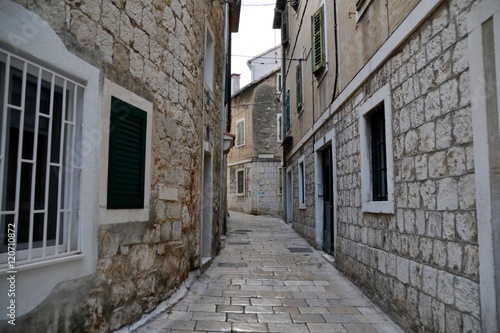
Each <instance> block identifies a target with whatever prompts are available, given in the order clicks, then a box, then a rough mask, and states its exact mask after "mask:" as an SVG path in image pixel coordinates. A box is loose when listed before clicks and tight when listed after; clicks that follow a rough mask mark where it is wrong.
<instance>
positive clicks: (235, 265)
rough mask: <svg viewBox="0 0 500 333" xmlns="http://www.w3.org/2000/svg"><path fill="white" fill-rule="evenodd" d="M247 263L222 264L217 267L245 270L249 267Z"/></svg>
mask: <svg viewBox="0 0 500 333" xmlns="http://www.w3.org/2000/svg"><path fill="white" fill-rule="evenodd" d="M247 266H248V265H247V263H237V262H220V263H218V264H217V267H229V268H243V267H247Z"/></svg>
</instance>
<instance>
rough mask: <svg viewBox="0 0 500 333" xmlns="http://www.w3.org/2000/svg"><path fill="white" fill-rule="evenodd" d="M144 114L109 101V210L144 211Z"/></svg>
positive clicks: (131, 107) (136, 109)
mask: <svg viewBox="0 0 500 333" xmlns="http://www.w3.org/2000/svg"><path fill="white" fill-rule="evenodd" d="M146 125H147V113H146V112H144V111H142V110H140V109H138V108H136V107H134V106H132V105H130V104H128V103H126V102H124V101H122V100H120V99H118V98H116V97H114V96H113V97H111V123H110V133H109V161H108V162H109V168H108V203H107V208H108V209H127V208H144V172H145V161H146Z"/></svg>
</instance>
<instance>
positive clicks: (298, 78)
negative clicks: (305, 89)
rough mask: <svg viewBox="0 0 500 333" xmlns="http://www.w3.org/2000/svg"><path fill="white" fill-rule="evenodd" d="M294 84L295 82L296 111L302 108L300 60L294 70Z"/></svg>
mask: <svg viewBox="0 0 500 333" xmlns="http://www.w3.org/2000/svg"><path fill="white" fill-rule="evenodd" d="M295 84H296V96H295V97H296V102H297V112H299V111H300V110H302V62H301V61H299V63H298V64H297V67H296V72H295Z"/></svg>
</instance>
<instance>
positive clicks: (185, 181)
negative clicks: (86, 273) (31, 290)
mask: <svg viewBox="0 0 500 333" xmlns="http://www.w3.org/2000/svg"><path fill="white" fill-rule="evenodd" d="M17 2H18V3H19V4H21V5H23V6H24V7H26V8H28V9H29V10H31V11H33V12H36V13H37V14H39V15H40V16H41V17H42V18H43V19H44V20H46V21H47V22H48V23H49V25H50V26H51V27H52V28H53V29H54V30H55V31H56V32H57V33H58V35H59V36H60V37H61V39H62V40H63V42H64V43H65V45H66V47H67V48H68V49H69V50H70V51H71V52H73V53H75V54H76V55H78V56H79V57H81V58H82V59H84V60H86V61H88V62H89V63H91V64H93V65H94V66H96V67H98V68H99V69H100V70H101V82H103V78H104V77H106V78H108V79H110V80H111V81H114V82H115V83H117V84H119V85H121V86H123V87H125V88H126V89H128V90H130V91H132V92H134V93H136V94H138V95H139V96H141V97H143V98H145V99H147V100H149V101H151V102H153V124H152V126H153V140H152V141H153V148H152V150H153V151H152V163H151V164H152V166H153V170H152V182H151V183H152V184H151V186H152V188H151V191H152V192H151V207H152V209H151V212H150V221H149V222H134V221H131V222H129V223H124V224H120V225H105V226H104V225H101V226H100V227H99V229H98V263H97V272H96V274H95V276H94V277H93V278H92V279H82V281H83V282H82V284H81V285H80V287H77V285H78V284H76V285H75V284H71V287H72V288H73V289H74V288H84V289H85V290H88V289H89V284H90V295H88V296H87V297H82V298H80V300H81V301H82V302H87V304H86V311H81V310H79V311H74V312H73V313H68V309H60V308H57V306H56V305H54V306H55V308H54V309H55V310H54V311H55V312H56V313H60V314H61V316H60V317H59V318H58V316H56V315H55V314H53V313H52V314H45V315H43V317H41V316H37V314H36V313H34V314H33V313H32V314H30V315H29V316H26V318H27V319H26V320H27V321H29V322H30V323H31V324H36V327H37V329H38V330H39V331H46V330H49V328H50V329H55V328H54V327H56V326H57V327H59V330H58V331H61V332H67V331H68V330H71V332H83V331H85V332H108V331H110V330H114V329H117V328H119V327H121V326H123V325H126V324H129V323H131V322H133V321H135V320H137V319H138V318H140V316H141V315H142V314H143V313H145V312H148V311H151V310H152V309H153V308H154V307H155V306H156V305H157V304H158V303H159V302H161V301H162V300H163V299H164V298H165V297H167V296H168V294H169V292H171V291H172V290H173V289H174V288H175V287H176V286H178V285H179V284H180V283H181V282H182V281H183V280H184V279H185V278H186V277H187V275H188V273H189V271H190V270H191V269H193V268H194V267H197V264H198V263H197V260H198V251H199V249H198V245H199V220H200V212H199V209H198V208H197V207H199V202H200V188H201V184H200V177H201V176H200V175H201V169H200V165H201V163H199V160H200V156H201V155H200V154H201V153H200V142H201V135H202V133H203V128H205V126H204V124H203V123H202V119H203V116H202V110H203V109H205V113H206V114H207V115H212V116H210V117H208V116H207V117H206V118H205V120H206V124H209V125H210V128H211V129H212V131H211V136H210V140H211V142H210V143H211V145H212V147H217V146H218V144H217V143H218V142H219V135H220V134H219V132H220V131H217V130H216V129H218V128H220V126H221V125H220V119H219V117H218V116H215V115H219V114H220V112H219V108H218V106H217V105H218V103H211V104H210V105H205V107H203V102H202V98H203V96H204V94H203V93H202V91H203V90H204V88H203V67H202V66H203V65H202V64H203V56H202V54H203V45H204V40H205V22H208V23H209V24H210V26H211V28H212V31H213V33H214V37H215V36H217V37H219V36H222V24H223V18H222V6H221V5H220V4H219V3H215V2H212V1H208V0H207V1H199V0H190V1H180V0H153V1H149V0H148V1H145V0H144V1H140V0H130V1H124V0H72V1H57V2H54V1H52V2H43V1H42V2H40V1H37V2H33V1H24V0H18V1H17ZM207 10H208V12H207ZM205 14H208V15H207V16H206V17H205ZM214 41H215V45H214V49H215V50H216V54H215V65H214V66H215V68H214V77H215V78H216V79H215V80H216V81H215V82H214V87H216V88H217V87H221V82H220V78H221V77H222V75H221V72H222V67H221V66H222V61H221V60H220V59H222V55H221V53H220V52H221V50H222V49H223V47H222V38H215V39H214ZM219 60H220V61H219ZM101 88H102V87H101ZM209 95H210V98H211V100H212V101H219V100H220V99H221V96H220V92H219V91H218V89H214V92H209ZM206 124H205V125H206ZM219 161H220V158H219V157H218V152H217V153H216V154H215V156H214V170H219V168H220V166H219V163H220V162H219ZM218 184H219V182H218V173H217V176H215V177H214V184H213V186H214V187H213V189H214V193H219V191H220V190H219V188H218ZM147 190H149V189H147ZM162 190H166V191H167V192H169V193H170V194H172V195H166V196H162V199H160V195H159V193H160V191H162ZM217 209H218V207H215V212H214V214H213V215H214V216H217V213H216V210H217ZM215 233H216V232H215ZM49 299H50V297H49ZM56 301H57V300H56ZM75 301H77V300H75ZM46 305H47V304H46ZM84 306H85V305H84ZM35 312H36V310H35ZM64 313H65V315H64V316H63V315H62V314H64ZM54 318H56V319H54ZM53 320H55V321H57V322H54V323H53V322H52V321H53ZM18 322H19V323H22V322H23V319H22V318H18ZM71 322H72V323H81V325H78V327H74V325H73V326H72V327H71V329H70V328H69V327H70V323H71ZM84 322H85V327H83V323H84ZM30 323H27V325H29V324H30ZM26 327H29V326H26ZM19 329H20V330H21V331H22V325H21V326H19Z"/></svg>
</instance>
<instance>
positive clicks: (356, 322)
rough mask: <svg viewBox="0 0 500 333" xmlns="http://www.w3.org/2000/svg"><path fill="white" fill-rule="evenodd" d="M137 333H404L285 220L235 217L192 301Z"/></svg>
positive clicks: (192, 293) (191, 292)
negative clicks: (218, 252) (224, 241)
mask: <svg viewBox="0 0 500 333" xmlns="http://www.w3.org/2000/svg"><path fill="white" fill-rule="evenodd" d="M133 332H134V333H174V332H182V333H187V332H277V333H278V332H286V333H294V332H297V333H312V332H333V333H336V332H339V333H357V332H360V333H370V332H371V333H402V332H403V331H402V330H401V329H400V328H399V327H398V326H397V325H395V324H394V323H393V322H392V321H391V320H390V319H389V318H388V317H387V316H386V315H385V314H384V313H383V312H382V311H381V310H380V309H379V308H377V307H376V306H375V305H374V304H373V303H372V302H371V301H370V300H369V299H368V298H366V297H365V296H364V295H363V293H362V292H361V291H360V290H359V289H358V288H357V287H356V286H355V285H354V284H352V283H351V282H350V281H349V280H348V279H346V278H345V277H344V276H342V275H341V274H340V273H339V272H338V271H337V269H335V267H333V266H332V265H331V264H330V263H329V262H328V261H327V260H326V259H325V258H324V257H323V255H322V254H321V253H319V252H318V251H316V250H315V249H314V248H313V247H311V246H310V245H309V244H308V243H307V242H306V241H305V240H304V239H303V238H301V237H300V236H299V235H298V234H297V233H295V231H293V229H292V228H291V227H290V226H289V225H287V224H285V223H283V221H281V220H280V219H277V218H271V217H263V216H252V215H246V214H241V213H237V212H231V217H230V218H229V221H228V235H227V238H226V245H225V247H224V248H223V249H222V251H221V253H220V254H219V255H218V256H217V257H216V258H214V260H213V262H212V264H211V266H210V267H209V268H208V269H207V270H206V271H205V272H204V273H203V274H201V275H200V276H199V277H198V278H197V280H196V281H195V282H194V283H193V284H192V285H191V287H190V288H189V291H188V293H187V295H186V296H185V297H184V298H183V299H182V300H180V301H179V302H178V303H177V304H175V305H174V306H172V307H171V308H169V309H167V310H166V311H165V312H163V313H161V314H159V315H158V316H156V318H154V319H153V320H151V321H149V322H147V323H146V324H145V325H143V326H141V327H139V328H137V329H136V330H134V331H133Z"/></svg>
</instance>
